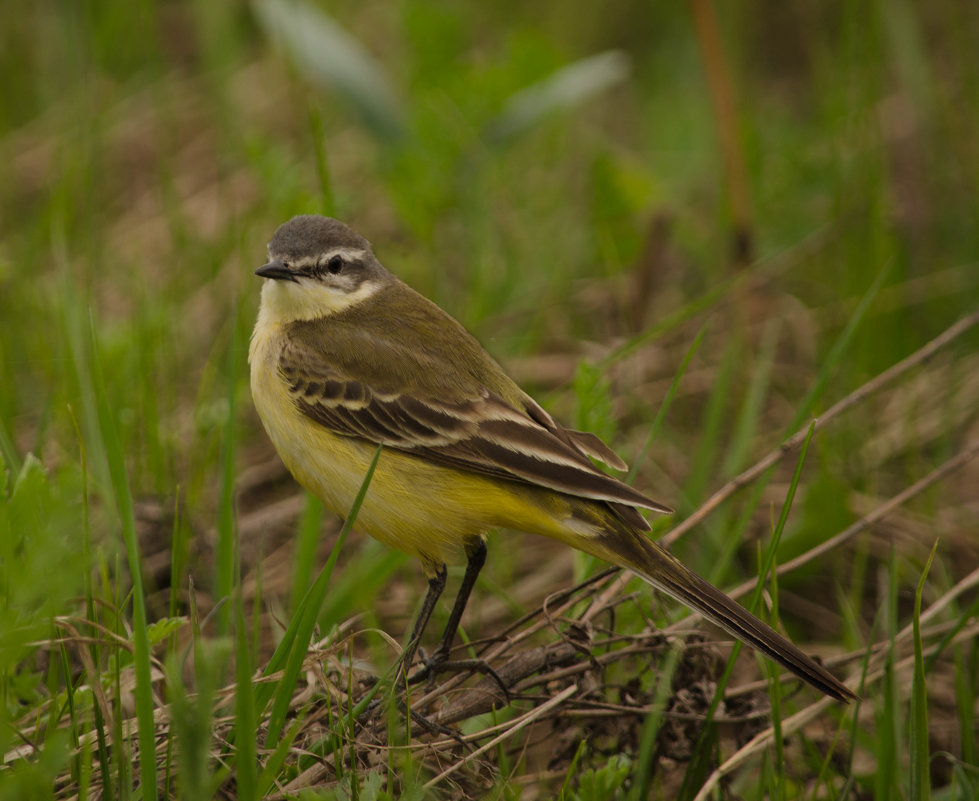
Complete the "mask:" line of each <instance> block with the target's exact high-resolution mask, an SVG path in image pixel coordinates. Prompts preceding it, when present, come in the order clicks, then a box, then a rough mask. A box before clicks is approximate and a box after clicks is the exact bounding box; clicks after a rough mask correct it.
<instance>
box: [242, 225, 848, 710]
mask: <svg viewBox="0 0 979 801" xmlns="http://www.w3.org/2000/svg"><path fill="white" fill-rule="evenodd" d="M268 250H269V262H268V264H266V265H264V266H263V267H260V268H259V269H258V270H256V271H255V272H256V275H259V276H261V277H262V278H264V279H266V280H265V282H264V285H263V287H262V300H261V307H260V309H259V313H258V321H257V323H256V325H255V331H254V333H253V334H252V340H251V347H250V350H249V363H250V364H251V387H252V396H253V397H254V400H255V406H256V407H257V409H258V413H259V415H260V416H261V418H262V422H263V423H264V425H265V429H266V431H267V432H268V435H269V437H270V438H271V439H272V443H273V444H274V445H275V448H276V450H277V451H278V452H279V455H280V456H281V457H282V460H283V461H284V462H285V464H286V467H288V468H289V470H290V471H291V472H292V474H293V475H294V476H295V477H296V479H297V480H298V481H299V483H300V484H302V485H303V486H304V487H306V488H307V489H308V490H310V491H311V492H312V493H313V494H314V495H316V496H317V497H318V498H319V499H320V500H321V501H322V502H323V504H324V505H325V506H326V507H327V508H329V509H330V510H332V511H333V512H335V513H337V514H339V515H341V516H344V515H346V514H348V513H349V511H350V508H351V506H352V504H353V500H354V497H355V496H356V494H357V492H358V490H359V489H360V486H361V483H362V482H363V480H364V476H365V474H366V472H367V469H368V466H369V464H370V462H371V460H372V459H373V457H374V454H375V452H376V450H377V446H378V444H379V443H380V444H382V445H383V446H384V448H383V450H382V452H381V454H380V458H379V461H378V464H377V468H376V471H375V473H374V477H373V480H372V482H371V484H370V486H369V488H368V490H367V495H366V498H365V500H364V503H363V506H362V507H361V509H360V512H359V514H358V516H357V519H356V525H357V527H358V528H360V529H362V530H363V531H365V532H367V533H368V534H370V535H371V536H372V537H374V538H376V539H378V540H380V541H381V542H383V543H385V544H386V545H389V546H391V547H393V548H398V549H400V550H402V551H405V552H407V553H409V554H414V555H415V556H417V557H418V558H419V559H420V560H421V562H422V565H423V567H424V570H425V573H426V575H427V576H428V582H429V590H428V594H427V595H426V597H425V601H424V604H423V605H422V609H421V612H420V613H419V616H418V619H417V621H416V622H415V626H414V630H413V632H412V637H411V640H410V641H409V644H408V647H407V649H406V651H405V655H404V662H403V669H404V670H405V671H407V670H408V668H409V667H410V666H411V661H412V659H413V657H414V654H415V650H416V649H417V646H418V641H419V639H420V637H421V634H422V632H423V631H424V629H425V625H426V624H427V622H428V619H429V617H430V615H431V613H432V609H433V608H434V606H435V603H436V601H437V599H438V597H439V595H440V594H441V592H442V590H443V589H444V587H445V581H446V569H445V565H446V562H447V560H449V559H451V558H453V557H454V556H458V555H459V552H460V551H463V552H465V554H466V557H467V558H468V565H467V569H466V574H465V578H464V579H463V582H462V585H461V587H460V590H459V595H458V596H457V598H456V602H455V604H454V606H453V609H452V612H451V614H450V616H449V621H448V625H447V626H446V629H445V633H444V635H443V637H442V640H441V644H440V646H439V648H438V649H437V650H436V652H435V653H434V655H433V658H432V659H431V660H430V663H429V664H434V665H437V664H438V663H439V662H444V661H445V660H446V659H447V658H448V654H449V649H450V648H451V645H452V640H453V638H454V636H455V633H456V629H457V628H458V624H459V619H460V617H461V616H462V611H463V609H464V608H465V605H466V602H467V601H468V599H469V594H470V591H471V590H472V587H473V584H474V583H475V581H476V576H477V574H478V573H479V570H480V568H482V566H483V563H484V561H485V559H486V544H485V535H486V532H487V531H489V530H490V529H493V528H497V527H503V528H511V529H517V530H520V531H526V532H529V533H533V534H542V535H544V536H546V537H552V538H553V539H556V540H560V541H561V542H564V543H567V544H568V545H571V546H573V547H575V548H578V549H580V550H582V551H584V552H586V553H589V554H593V555H595V556H598V557H601V558H602V559H604V560H606V561H608V562H611V563H613V564H615V565H619V566H621V567H626V568H628V569H629V570H632V571H633V572H634V573H636V574H637V575H639V576H640V577H642V578H643V579H645V580H646V581H647V582H649V583H650V584H652V585H653V586H654V587H656V588H658V589H660V590H662V591H663V592H665V593H667V594H668V595H670V596H672V597H673V598H675V599H677V600H678V601H680V602H681V603H683V604H686V605H687V606H689V607H691V608H692V609H695V610H696V611H698V612H700V613H701V614H702V615H704V617H706V618H708V619H709V620H711V621H713V622H714V623H716V624H717V625H719V626H720V627H722V628H723V629H725V630H727V631H728V632H730V633H731V634H732V635H733V636H734V637H736V638H737V639H739V640H741V641H742V642H744V643H746V644H747V645H750V646H751V647H753V648H756V649H758V650H759V651H761V653H763V654H765V655H766V656H768V657H769V658H771V659H773V660H775V661H776V662H778V663H780V664H781V665H784V666H785V667H786V668H788V669H789V670H791V671H792V672H793V673H795V674H796V675H797V676H799V677H800V678H802V679H803V680H805V681H807V682H808V683H809V684H811V685H812V686H814V687H816V688H817V689H819V690H821V691H822V692H824V693H826V694H827V695H830V696H832V697H834V698H837V699H839V700H847V699H850V698H853V697H854V695H853V693H852V692H851V691H850V690H849V689H848V688H847V687H846V686H845V685H844V684H842V683H841V682H840V681H838V680H837V679H836V678H835V677H834V676H833V675H832V674H830V673H829V672H828V671H827V670H825V669H824V668H823V667H821V666H820V665H819V664H817V663H816V662H815V661H813V660H812V659H810V658H809V657H808V656H806V654H804V653H803V652H802V651H800V650H799V649H798V648H797V647H796V646H794V645H793V644H792V643H790V642H789V641H788V640H787V639H785V638H784V637H782V636H781V635H780V634H778V633H777V632H776V631H774V630H773V629H772V628H771V627H769V626H768V625H766V624H765V623H763V622H762V621H761V620H759V619H758V618H756V617H755V616H754V615H751V614H749V613H748V612H747V611H746V610H745V609H744V608H743V607H741V606H739V605H738V604H736V603H735V602H734V601H732V600H731V599H730V598H728V597H727V596H726V595H725V594H724V593H722V592H721V591H720V590H718V589H716V588H715V587H713V586H712V585H710V584H709V583H707V582H706V581H704V580H703V579H702V578H700V577H699V576H698V575H696V574H695V573H693V572H691V571H690V570H689V569H688V568H686V567H685V566H684V565H683V564H681V563H680V562H679V561H678V560H677V559H676V558H675V557H673V556H672V555H671V554H669V553H668V552H667V551H666V550H665V549H663V548H662V547H660V546H659V545H657V544H656V543H655V542H653V541H652V540H651V539H649V537H648V536H647V535H646V532H648V531H649V528H650V526H649V524H648V523H647V522H646V520H645V519H644V518H643V517H642V515H641V514H639V512H638V509H648V510H651V511H654V512H666V513H668V512H670V511H671V510H670V509H669V508H668V507H666V506H663V505H662V504H660V503H657V502H656V501H654V500H651V499H650V498H647V497H646V496H645V495H643V494H642V493H640V492H638V491H636V490H635V489H633V488H632V487H630V486H628V485H627V484H624V483H623V482H621V481H619V480H617V479H615V478H613V477H612V476H609V475H607V474H605V473H604V472H602V471H601V470H599V469H598V468H596V467H595V466H594V465H593V464H592V462H591V460H590V459H589V457H592V458H594V459H597V460H598V461H600V462H602V463H604V464H606V465H608V466H609V467H611V468H614V469H617V470H623V469H625V464H624V463H623V462H622V460H621V459H620V458H619V457H618V456H616V455H615V454H614V453H613V452H612V451H611V450H610V449H609V448H608V447H607V446H606V445H605V444H604V443H603V442H602V441H601V440H599V439H598V437H596V436H594V435H593V434H587V433H583V432H580V431H573V430H571V429H568V428H564V427H563V426H561V425H560V424H559V423H557V422H556V421H555V420H554V419H553V418H552V417H551V416H550V415H549V414H548V413H547V412H546V411H545V410H544V409H543V408H541V407H540V406H539V405H538V404H537V403H536V402H535V401H534V400H533V399H532V398H531V397H530V396H529V395H527V394H526V393H525V392H523V391H522V390H521V389H520V387H518V386H517V385H516V384H515V383H514V382H513V380H512V379H510V378H509V376H507V374H506V373H505V372H504V371H503V369H502V368H501V367H500V365H499V364H497V363H496V361H494V360H493V358H492V357H490V356H489V354H488V353H487V352H486V351H485V350H484V349H483V348H482V346H481V345H480V344H479V342H477V341H476V339H475V338H474V337H473V336H472V335H471V334H470V333H469V332H468V331H466V329H465V328H463V327H462V326H461V325H460V324H459V323H458V322H456V321H455V320H454V319H453V318H452V317H450V316H449V315H448V314H446V313H445V312H444V311H442V309H440V308H439V307H438V306H436V305H435V304H434V303H432V302H431V301H429V300H427V299H426V298H424V297H422V296H421V295H419V294H418V293H417V292H415V291H414V290H413V289H411V288H410V287H408V286H407V285H405V284H403V283H402V282H401V281H399V280H398V279H397V278H395V277H394V275H392V274H391V273H390V272H388V271H387V270H386V269H385V268H384V267H383V266H381V264H380V262H378V260H377V259H376V258H375V256H374V254H373V252H372V251H371V247H370V245H369V244H368V242H367V241H366V240H365V239H363V237H361V236H359V235H358V234H356V233H355V232H354V231H352V230H351V229H350V228H348V227H347V226H346V225H344V224H343V223H341V222H338V221H337V220H333V219H330V218H327V217H319V216H301V217H295V218H293V219H292V220H290V221H289V222H287V223H285V224H284V225H282V226H281V227H279V229H278V230H277V231H276V232H275V235H274V236H273V237H272V241H271V242H270V243H269V248H268Z"/></svg>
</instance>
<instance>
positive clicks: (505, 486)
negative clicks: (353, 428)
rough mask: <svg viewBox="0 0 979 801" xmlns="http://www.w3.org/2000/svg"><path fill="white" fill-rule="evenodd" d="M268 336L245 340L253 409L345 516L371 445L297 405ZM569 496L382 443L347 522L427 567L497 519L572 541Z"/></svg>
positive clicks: (316, 490)
mask: <svg viewBox="0 0 979 801" xmlns="http://www.w3.org/2000/svg"><path fill="white" fill-rule="evenodd" d="M273 341H274V331H271V332H270V331H262V332H259V331H256V334H255V335H254V336H253V338H252V343H251V351H250V356H249V361H250V362H251V387H252V397H253V399H254V402H255V407H256V408H257V409H258V413H259V416H260V417H261V418H262V423H263V424H264V426H265V430H266V431H267V432H268V435H269V438H270V439H271V440H272V444H273V445H274V446H275V449H276V450H277V451H278V453H279V456H280V457H281V458H282V461H283V462H284V463H285V465H286V467H287V468H288V469H289V471H290V472H291V473H292V474H293V476H295V478H296V480H297V481H298V482H299V483H300V484H302V485H303V486H304V487H306V489H308V490H309V491H310V492H312V493H313V494H314V495H316V497H317V498H319V499H320V500H321V501H322V502H323V504H324V505H325V506H326V507H327V508H328V509H330V510H331V511H333V512H334V513H335V514H337V515H339V516H341V517H346V516H347V515H348V514H349V512H350V509H351V506H352V505H353V502H354V498H355V497H356V495H357V492H358V491H359V489H360V486H361V484H362V482H363V480H364V476H365V475H366V473H367V469H368V467H369V465H370V462H371V460H372V459H373V457H374V452H375V450H376V445H374V444H372V443H369V442H366V441H364V440H360V439H356V438H353V437H343V436H338V435H336V434H334V433H332V432H330V431H328V430H327V429H325V428H324V427H323V426H321V425H319V424H317V423H315V422H313V421H312V420H310V419H308V418H307V417H305V416H304V415H302V414H301V413H300V412H299V411H298V410H297V409H296V408H295V406H294V405H293V403H292V400H291V398H290V397H289V394H288V390H287V388H286V386H285V384H284V383H283V381H282V379H281V378H280V377H279V375H278V372H277V367H276V359H277V352H276V350H275V349H274V347H273ZM570 500H571V499H569V498H568V497H567V496H564V495H561V494H560V493H556V492H553V491H550V490H545V489H541V488H537V487H533V486H530V485H524V484H521V483H519V482H509V481H500V480H497V479H493V478H490V477H485V476H481V475H479V474H476V473H467V472H464V471H461V470H454V469H452V468H448V467H442V466H439V465H436V464H433V463H431V462H428V461H426V460H424V459H420V458H418V457H415V456H412V455H410V454H406V453H403V452H399V451H395V450H385V451H382V453H381V456H380V458H379V460H378V464H377V468H376V470H375V473H374V477H373V480H372V481H371V484H370V487H369V488H368V490H367V495H366V497H365V499H364V503H363V505H362V506H361V508H360V511H359V513H358V515H357V520H356V524H355V526H356V528H358V529H360V530H362V531H364V532H366V533H367V534H369V535H371V536H372V537H374V538H375V539H377V540H379V541H380V542H383V543H384V544H385V545H388V546H390V547H392V548H397V549H399V550H401V551H405V552H407V553H410V554H414V555H415V556H417V557H418V558H419V559H421V560H422V563H423V565H424V566H425V569H426V571H427V572H429V573H431V572H434V571H435V570H436V569H437V568H438V567H440V566H441V565H442V564H444V563H445V562H447V561H452V560H454V559H456V558H458V556H459V552H460V551H461V549H462V548H463V546H464V545H465V544H466V543H467V542H470V541H472V540H473V539H474V538H476V537H479V536H482V535H483V534H484V533H485V532H486V531H488V530H489V529H492V528H495V527H506V528H514V529H518V530H522V531H527V532H531V533H537V534H544V535H546V536H550V537H555V538H557V539H561V540H565V541H569V542H570V541H571V540H572V539H575V536H574V533H573V531H572V530H570V529H569V526H568V524H569V521H570V519H571V512H572V509H571V505H570V503H569V501H570ZM573 527H574V526H573V525H572V528H573Z"/></svg>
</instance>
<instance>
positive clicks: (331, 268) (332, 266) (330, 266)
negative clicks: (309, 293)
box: [326, 256, 343, 275]
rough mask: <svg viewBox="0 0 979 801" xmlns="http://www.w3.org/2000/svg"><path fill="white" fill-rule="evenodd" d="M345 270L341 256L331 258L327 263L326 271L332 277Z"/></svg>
mask: <svg viewBox="0 0 979 801" xmlns="http://www.w3.org/2000/svg"><path fill="white" fill-rule="evenodd" d="M342 269H343V259H342V258H341V257H340V256H331V257H330V259H329V261H327V262H326V270H327V272H328V273H330V274H331V275H336V274H337V273H339V272H340V271H341V270H342Z"/></svg>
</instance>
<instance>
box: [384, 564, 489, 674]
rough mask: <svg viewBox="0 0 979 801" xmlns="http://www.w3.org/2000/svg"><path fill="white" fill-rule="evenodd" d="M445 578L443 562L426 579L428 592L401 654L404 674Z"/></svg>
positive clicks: (443, 585) (409, 664)
mask: <svg viewBox="0 0 979 801" xmlns="http://www.w3.org/2000/svg"><path fill="white" fill-rule="evenodd" d="M484 556H485V554H484ZM445 580H446V571H445V565H444V564H443V565H440V566H439V567H438V568H437V569H436V570H435V574H434V575H433V576H432V577H431V578H430V579H429V580H428V592H427V593H426V594H425V600H424V602H423V603H422V608H421V611H420V612H419V613H418V617H417V618H416V619H415V626H414V628H413V629H412V630H411V639H410V640H409V641H408V646H407V647H406V648H405V650H404V653H403V654H401V671H402V672H403V673H404V675H405V676H407V675H408V670H409V669H410V668H411V663H412V661H413V660H414V658H415V651H417V650H418V643H419V642H421V638H422V634H423V633H424V632H425V627H426V626H427V625H428V619H429V618H430V617H431V616H432V611H433V610H434V609H435V604H436V603H437V602H438V599H439V596H440V595H441V594H442V590H444V589H445Z"/></svg>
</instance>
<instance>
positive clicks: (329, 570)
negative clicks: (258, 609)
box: [256, 445, 382, 743]
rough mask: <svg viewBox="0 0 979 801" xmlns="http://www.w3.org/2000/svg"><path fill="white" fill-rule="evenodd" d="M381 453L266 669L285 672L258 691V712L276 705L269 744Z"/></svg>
mask: <svg viewBox="0 0 979 801" xmlns="http://www.w3.org/2000/svg"><path fill="white" fill-rule="evenodd" d="M381 450H382V446H381V445H378V446H377V450H376V451H375V452H374V458H373V459H372V460H371V463H370V467H368V468H367V474H366V475H365V476H364V481H363V483H362V484H361V485H360V491H359V492H358V493H357V497H356V499H354V503H353V507H352V508H351V509H350V514H349V515H347V519H346V521H345V522H344V524H343V528H342V529H340V534H339V535H338V537H337V541H336V544H335V545H334V546H333V550H332V551H331V552H330V558H329V559H327V561H326V564H325V565H324V566H323V569H322V570H321V571H320V574H319V575H318V576H317V577H316V581H315V582H313V586H312V587H310V588H309V591H308V592H307V593H306V596H305V597H304V598H303V601H302V603H301V604H300V605H299V609H298V610H297V611H296V614H295V615H294V616H293V619H292V621H291V622H290V623H289V627H288V628H287V629H286V633H285V635H284V636H283V638H282V641H281V642H280V643H279V647H278V648H276V649H275V653H273V654H272V658H271V660H269V664H268V667H266V669H265V675H270V674H272V673H275V672H277V671H278V670H283V676H282V679H281V680H279V681H278V682H277V683H276V684H275V685H267V684H265V685H261V686H260V687H259V688H258V690H257V695H256V698H257V701H258V708H259V709H264V708H265V706H266V704H268V702H269V700H270V699H271V697H272V694H273V693H274V702H273V704H272V713H271V715H270V717H269V729H268V735H267V737H266V742H268V743H273V742H276V741H277V740H278V739H279V735H281V734H282V726H283V724H284V722H285V717H286V713H287V712H288V710H289V703H290V701H291V699H292V692H293V689H294V688H295V686H296V681H297V680H298V678H299V672H300V670H301V669H302V664H303V660H304V659H305V657H306V646H307V645H308V644H309V641H310V639H311V637H312V636H313V628H314V627H315V626H316V618H317V616H318V614H319V610H320V607H321V606H322V605H323V599H324V598H325V596H326V593H327V590H328V589H329V586H330V578H331V577H332V575H333V568H334V567H335V566H336V563H337V559H338V558H339V556H340V551H341V549H342V548H343V543H344V541H345V540H346V539H347V535H348V534H349V533H350V529H351V528H352V527H353V524H354V521H355V520H356V519H357V513H358V512H359V511H360V507H361V505H362V504H363V502H364V497H365V496H366V495H367V488H368V487H369V486H370V483H371V479H372V478H373V477H374V469H375V468H376V467H377V461H378V459H379V458H380V457H381Z"/></svg>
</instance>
